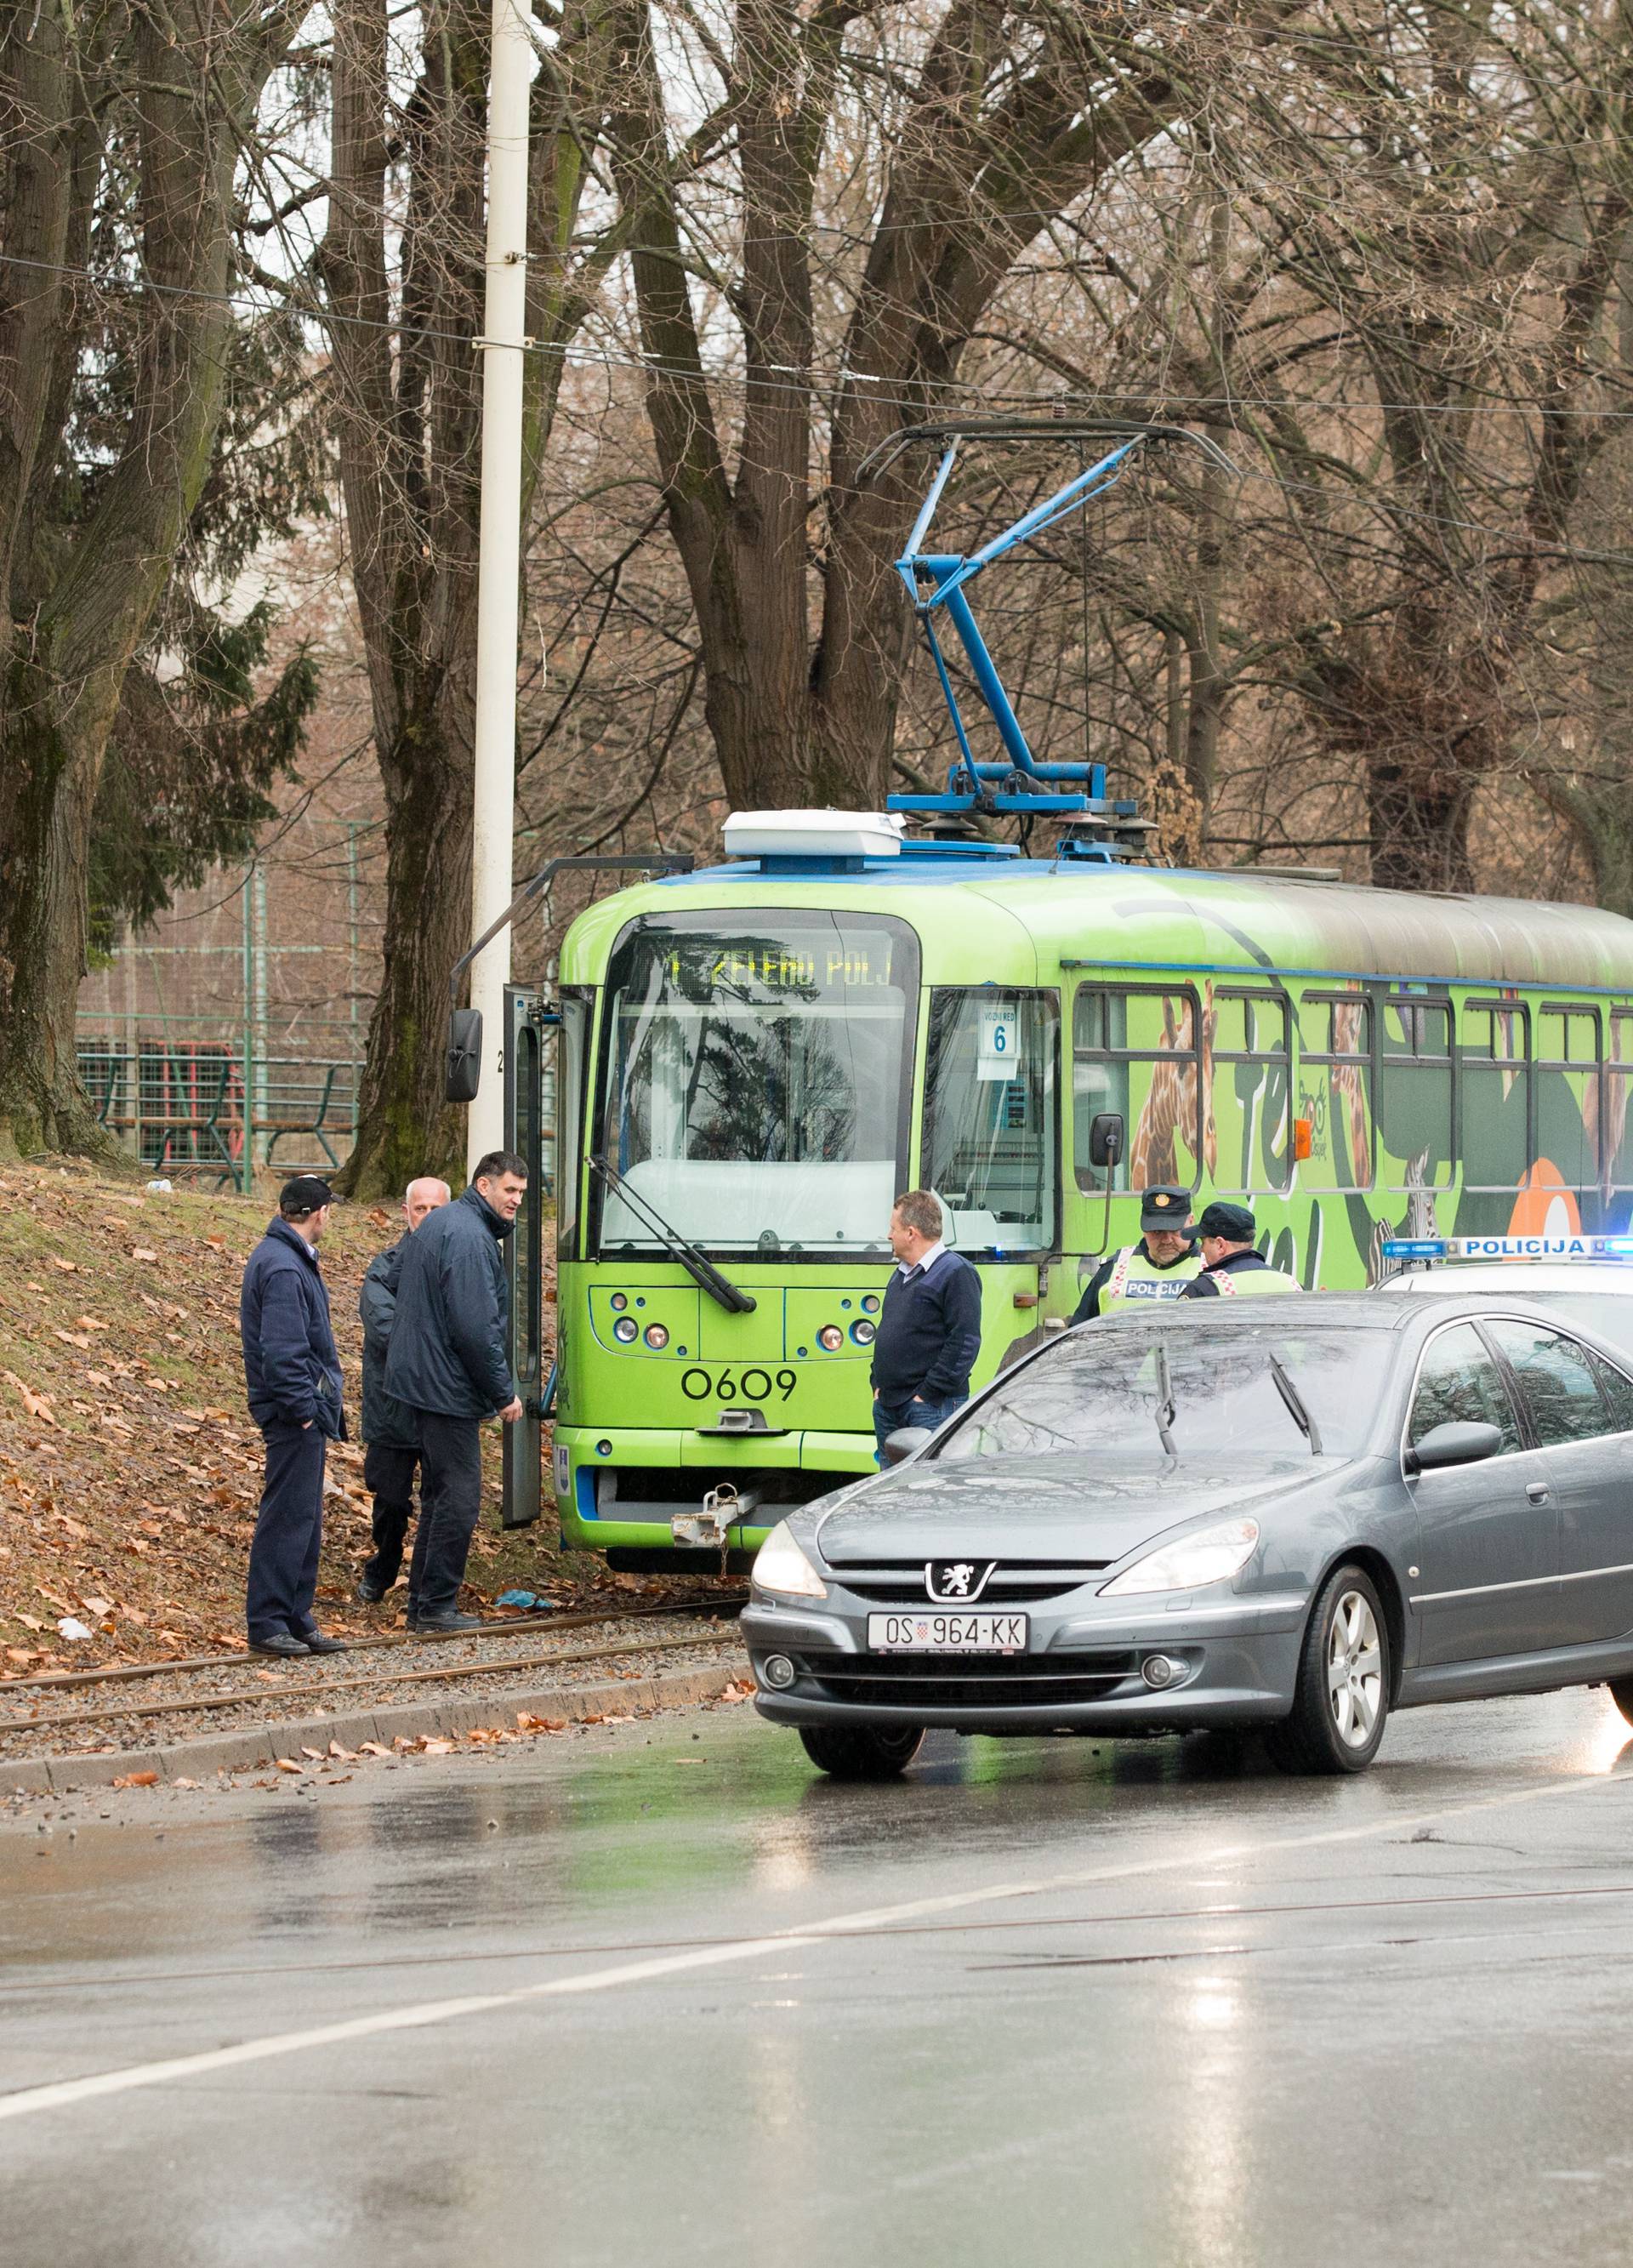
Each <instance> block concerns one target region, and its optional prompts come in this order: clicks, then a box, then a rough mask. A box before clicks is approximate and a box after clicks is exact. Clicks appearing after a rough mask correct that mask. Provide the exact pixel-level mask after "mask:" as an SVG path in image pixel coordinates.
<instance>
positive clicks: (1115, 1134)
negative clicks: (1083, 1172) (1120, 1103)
mask: <svg viewBox="0 0 1633 2268" xmlns="http://www.w3.org/2000/svg"><path fill="white" fill-rule="evenodd" d="M1125 1131H1126V1129H1125V1128H1124V1126H1123V1123H1122V1111H1121V1110H1097V1111H1096V1112H1095V1114H1094V1116H1093V1117H1092V1119H1091V1120H1090V1121H1089V1163H1090V1165H1092V1166H1096V1167H1099V1168H1100V1172H1101V1173H1105V1172H1107V1170H1108V1169H1109V1168H1110V1167H1113V1166H1114V1165H1115V1164H1116V1163H1117V1161H1118V1160H1119V1159H1120V1158H1121V1157H1122V1142H1123V1135H1124V1133H1125Z"/></svg>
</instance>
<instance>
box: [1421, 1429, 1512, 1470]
mask: <svg viewBox="0 0 1633 2268" xmlns="http://www.w3.org/2000/svg"><path fill="white" fill-rule="evenodd" d="M1502 1446H1503V1435H1502V1432H1501V1430H1500V1428H1499V1427H1497V1426H1496V1425H1473V1424H1465V1423H1463V1422H1461V1421H1458V1420H1453V1421H1451V1422H1448V1423H1447V1424H1446V1425H1432V1426H1431V1428H1430V1430H1429V1431H1428V1432H1426V1433H1425V1434H1424V1436H1423V1440H1421V1441H1416V1442H1414V1443H1413V1445H1412V1447H1410V1448H1409V1450H1408V1451H1407V1453H1406V1456H1405V1459H1404V1462H1405V1465H1406V1469H1407V1470H1408V1472H1409V1473H1438V1472H1444V1471H1445V1469H1446V1468H1447V1466H1449V1465H1477V1464H1479V1463H1480V1462H1482V1459H1484V1458H1486V1457H1495V1456H1496V1454H1497V1451H1498V1450H1499V1449H1500V1448H1501V1447H1502Z"/></svg>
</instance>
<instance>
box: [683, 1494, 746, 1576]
mask: <svg viewBox="0 0 1633 2268" xmlns="http://www.w3.org/2000/svg"><path fill="white" fill-rule="evenodd" d="M760 1497H761V1491H759V1490H758V1489H745V1490H744V1491H743V1492H742V1494H741V1495H740V1496H739V1494H738V1491H737V1488H736V1486H735V1484H733V1483H732V1482H731V1481H722V1482H721V1484H720V1485H719V1486H718V1488H711V1489H710V1491H708V1493H707V1494H706V1495H705V1496H704V1498H703V1501H702V1509H701V1510H699V1511H697V1512H677V1513H676V1514H675V1515H674V1518H673V1520H672V1521H670V1523H669V1533H670V1535H673V1538H674V1540H675V1542H676V1543H683V1544H691V1545H693V1546H695V1547H697V1548H700V1549H702V1550H705V1551H708V1550H717V1551H718V1552H719V1554H720V1565H721V1569H722V1571H723V1572H724V1570H725V1555H726V1552H727V1550H728V1549H729V1548H730V1547H729V1541H728V1539H729V1533H730V1531H731V1529H732V1528H741V1526H742V1523H743V1522H744V1521H746V1520H747V1517H748V1515H749V1513H751V1512H753V1511H754V1508H755V1506H757V1505H758V1504H759V1502H760Z"/></svg>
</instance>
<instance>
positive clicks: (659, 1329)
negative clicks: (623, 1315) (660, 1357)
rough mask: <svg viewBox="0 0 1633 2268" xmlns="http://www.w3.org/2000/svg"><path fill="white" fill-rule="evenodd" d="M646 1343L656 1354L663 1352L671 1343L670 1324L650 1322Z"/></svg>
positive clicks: (647, 1328)
mask: <svg viewBox="0 0 1633 2268" xmlns="http://www.w3.org/2000/svg"><path fill="white" fill-rule="evenodd" d="M646 1344H648V1346H649V1347H651V1350H652V1352H653V1353H654V1354H661V1353H662V1352H663V1351H664V1349H665V1348H666V1346H667V1345H668V1344H669V1330H668V1326H667V1325H666V1324H664V1323H648V1325H647V1327H646Z"/></svg>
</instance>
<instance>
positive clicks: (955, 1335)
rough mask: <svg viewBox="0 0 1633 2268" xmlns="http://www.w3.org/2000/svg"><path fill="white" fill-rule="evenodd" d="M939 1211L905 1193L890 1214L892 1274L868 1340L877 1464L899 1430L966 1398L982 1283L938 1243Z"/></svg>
mask: <svg viewBox="0 0 1633 2268" xmlns="http://www.w3.org/2000/svg"><path fill="white" fill-rule="evenodd" d="M941 1226H942V1224H941V1206H940V1204H939V1203H938V1200H937V1199H936V1198H935V1197H932V1196H931V1193H930V1191H929V1190H928V1189H909V1190H908V1193H907V1195H906V1196H905V1197H898V1198H897V1199H896V1209H895V1211H894V1212H893V1213H892V1214H891V1216H890V1248H891V1250H892V1251H893V1252H894V1254H895V1256H896V1272H895V1274H894V1276H893V1277H892V1278H891V1279H890V1281H889V1283H888V1284H887V1285H886V1286H885V1307H884V1312H883V1314H881V1315H880V1316H879V1337H878V1338H877V1339H875V1341H874V1342H873V1432H874V1435H875V1438H876V1439H877V1440H878V1443H879V1463H880V1464H881V1465H882V1464H883V1463H884V1462H885V1442H886V1437H887V1436H888V1435H890V1434H892V1433H894V1432H895V1431H896V1430H897V1428H898V1427H899V1426H902V1425H928V1426H931V1427H934V1426H937V1425H940V1423H941V1421H942V1419H943V1418H946V1417H950V1416H951V1414H952V1413H953V1410H956V1409H957V1408H958V1407H959V1405H960V1403H964V1402H967V1401H968V1399H969V1374H970V1372H971V1371H972V1370H973V1369H974V1368H975V1357H976V1356H977V1355H978V1354H979V1353H980V1351H981V1278H980V1277H979V1276H977V1275H976V1273H975V1270H974V1269H973V1268H972V1267H971V1266H970V1264H969V1263H968V1261H967V1260H964V1259H961V1258H960V1256H959V1255H958V1254H957V1253H956V1252H949V1251H948V1250H947V1248H946V1246H945V1244H944V1243H943V1242H942V1241H941Z"/></svg>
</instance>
